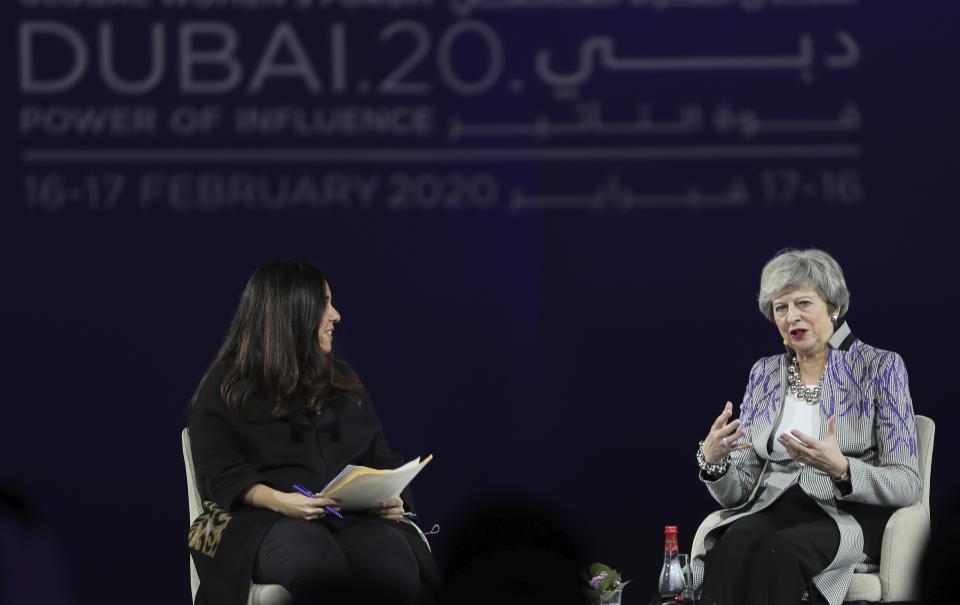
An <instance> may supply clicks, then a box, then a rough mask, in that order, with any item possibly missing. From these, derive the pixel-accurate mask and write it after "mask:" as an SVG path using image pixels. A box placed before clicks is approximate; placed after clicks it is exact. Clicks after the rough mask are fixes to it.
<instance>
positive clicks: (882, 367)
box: [692, 323, 921, 605]
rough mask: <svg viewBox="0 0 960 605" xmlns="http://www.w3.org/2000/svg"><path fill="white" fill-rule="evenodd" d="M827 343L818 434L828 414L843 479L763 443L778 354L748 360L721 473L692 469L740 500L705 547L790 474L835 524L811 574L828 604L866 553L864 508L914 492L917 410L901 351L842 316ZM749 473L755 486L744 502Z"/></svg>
mask: <svg viewBox="0 0 960 605" xmlns="http://www.w3.org/2000/svg"><path fill="white" fill-rule="evenodd" d="M830 348H831V350H830V352H829V357H828V360H827V368H826V374H825V375H824V379H823V388H822V390H821V395H820V417H821V422H820V435H819V438H820V439H824V438H826V432H827V420H828V419H829V418H830V416H832V415H834V414H836V416H837V424H836V435H837V441H838V442H839V444H840V449H841V451H843V453H844V454H845V455H846V456H847V459H848V460H849V461H850V481H849V483H844V484H838V483H836V482H834V481H833V480H832V479H831V478H830V477H829V476H828V475H827V474H825V473H823V472H822V471H820V470H817V469H815V468H813V467H810V466H805V465H801V464H798V463H797V462H795V461H794V460H793V459H791V458H790V457H789V456H787V455H786V454H779V453H774V452H772V450H771V447H770V446H771V433H772V432H773V430H774V428H775V427H776V425H777V422H778V421H779V418H780V413H781V410H782V409H783V402H784V397H785V395H786V390H787V367H788V364H789V359H788V357H787V355H786V354H783V355H775V356H772V357H764V358H762V359H760V360H759V361H757V362H756V363H755V364H753V368H752V369H751V370H750V379H749V381H748V383H747V389H746V393H745V394H744V397H743V403H742V404H741V405H740V421H741V423H742V425H743V427H744V429H745V430H746V431H747V436H746V437H745V439H748V440H749V441H750V442H751V443H752V444H753V447H752V448H747V449H743V450H740V451H737V452H735V453H734V454H733V456H732V462H731V465H730V469H729V470H728V471H727V472H726V473H725V474H724V475H723V476H721V477H720V478H718V479H716V480H715V481H710V480H709V478H708V477H706V476H705V475H703V474H701V479H702V480H703V481H704V483H706V485H707V488H708V489H709V490H710V493H711V494H712V495H713V497H714V498H715V499H716V500H717V502H719V503H720V504H721V505H722V506H723V507H724V508H734V507H738V506H742V508H741V509H739V510H736V511H731V515H730V516H729V517H728V518H726V519H725V520H724V521H723V522H721V523H720V524H719V525H718V526H717V527H716V528H714V529H713V530H712V531H711V532H710V533H709V534H708V535H707V537H706V540H705V543H704V545H705V547H706V550H707V551H709V550H710V548H712V547H713V545H714V544H716V541H717V539H718V536H719V534H720V533H722V532H720V531H719V530H720V529H721V528H724V527H726V526H728V525H729V524H730V523H732V522H734V521H736V520H737V519H740V518H742V517H745V516H747V515H750V514H752V513H755V512H757V511H760V510H763V509H765V508H766V507H768V506H770V505H771V504H772V503H773V502H774V501H776V499H777V498H778V497H780V495H781V494H782V493H783V492H785V491H786V490H787V489H788V488H789V487H791V486H793V485H794V484H795V483H799V484H800V488H801V489H802V490H803V491H804V493H806V494H807V495H808V496H810V497H811V498H812V499H813V500H815V501H816V502H817V503H818V504H819V505H820V507H821V508H822V509H823V510H824V511H825V512H826V513H827V514H829V515H830V517H831V518H832V519H833V520H834V521H835V522H836V524H837V527H838V529H839V530H840V548H839V550H838V552H837V555H836V557H835V558H834V560H833V561H832V562H831V563H830V565H828V566H827V568H826V569H825V570H824V571H822V572H821V573H820V574H818V575H817V576H815V577H814V579H813V581H814V584H816V586H817V588H818V589H819V590H820V592H822V593H823V595H824V596H825V597H826V598H827V600H828V601H829V602H830V603H831V605H839V603H841V602H842V601H843V597H844V596H845V595H846V592H847V589H848V587H849V586H850V580H851V578H852V576H853V571H854V568H855V567H856V566H857V565H858V564H860V563H863V562H865V561H866V559H867V557H866V555H864V554H863V542H864V533H863V531H864V529H863V528H864V527H868V526H871V525H875V524H871V523H870V518H869V517H870V516H871V511H876V512H878V513H881V512H882V511H883V509H881V508H880V507H900V506H908V505H910V504H912V503H913V502H914V501H915V500H916V499H917V498H918V497H919V495H920V487H921V479H920V473H919V468H918V459H917V427H916V420H915V418H914V415H913V405H912V403H911V400H910V390H909V384H908V380H907V370H906V368H905V367H904V365H903V360H902V359H901V358H900V356H899V355H897V354H896V353H893V352H890V351H883V350H881V349H876V348H874V347H871V346H870V345H868V344H865V343H863V342H861V341H859V340H857V339H856V338H854V336H853V334H852V333H851V332H850V327H849V326H848V325H847V324H846V323H844V324H843V325H841V326H840V327H839V328H838V329H837V330H836V332H835V333H834V334H833V336H832V337H831V338H830ZM765 464H766V465H767V466H766V470H765V471H764V465H765ZM761 475H762V476H761ZM758 480H759V481H760V488H759V489H758V490H757V494H756V496H755V497H754V499H753V500H752V501H750V502H749V503H748V504H746V505H744V503H745V502H747V500H748V498H749V497H750V494H751V493H752V491H753V489H754V487H755V486H756V485H757V481H758ZM854 503H858V504H868V505H875V506H858V505H857V504H854ZM887 514H889V509H888V513H887ZM871 531H873V529H871ZM879 531H880V532H882V524H881V525H880V527H879ZM692 568H693V574H694V577H695V583H696V584H697V585H699V584H700V582H701V581H702V579H703V558H702V557H698V558H697V559H695V560H694V561H693V562H692Z"/></svg>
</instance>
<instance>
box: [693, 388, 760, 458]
mask: <svg viewBox="0 0 960 605" xmlns="http://www.w3.org/2000/svg"><path fill="white" fill-rule="evenodd" d="M732 415H733V404H732V403H730V402H729V401H728V402H727V405H725V406H723V412H721V413H720V415H719V416H717V419H716V420H715V421H714V422H713V425H712V426H711V427H710V433H709V434H707V438H706V439H704V440H703V459H704V460H706V461H707V462H708V463H709V464H720V463H721V462H722V461H723V459H724V458H726V457H727V454H729V453H730V452H735V451H737V450H742V449H746V448H748V447H752V446H751V444H750V443H749V442H747V443H737V441H739V440H740V438H741V437H743V436H744V435H746V431H744V430H743V429H741V428H740V420H739V419H737V420H734V421H733V422H728V421H729V420H730V416H732Z"/></svg>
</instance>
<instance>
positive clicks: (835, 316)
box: [832, 315, 840, 322]
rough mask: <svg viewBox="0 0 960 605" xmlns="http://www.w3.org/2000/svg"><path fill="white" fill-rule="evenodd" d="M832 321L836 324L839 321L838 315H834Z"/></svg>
mask: <svg viewBox="0 0 960 605" xmlns="http://www.w3.org/2000/svg"><path fill="white" fill-rule="evenodd" d="M832 319H833V321H834V322H836V321H837V320H838V319H840V315H834V316H833V318H832Z"/></svg>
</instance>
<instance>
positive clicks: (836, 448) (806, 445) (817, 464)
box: [777, 415, 850, 479]
mask: <svg viewBox="0 0 960 605" xmlns="http://www.w3.org/2000/svg"><path fill="white" fill-rule="evenodd" d="M777 439H778V440H779V441H780V443H781V444H783V447H785V448H786V450H787V453H788V454H790V457H791V458H793V459H794V460H796V461H798V462H802V463H804V464H806V465H808V466H812V467H814V468H818V469H820V470H821V471H823V472H825V473H827V474H828V475H830V476H831V477H833V478H834V479H839V478H840V477H841V476H843V474H844V473H846V472H847V470H848V468H849V466H850V463H849V462H848V461H847V457H846V456H844V455H843V452H841V451H840V444H839V443H837V417H836V415H833V416H831V417H830V420H828V421H827V438H826V439H824V440H823V441H821V440H819V439H814V438H813V437H811V436H809V435H806V434H804V433H801V432H800V431H798V430H793V431H790V435H787V434H786V433H780V434H779V435H778V436H777Z"/></svg>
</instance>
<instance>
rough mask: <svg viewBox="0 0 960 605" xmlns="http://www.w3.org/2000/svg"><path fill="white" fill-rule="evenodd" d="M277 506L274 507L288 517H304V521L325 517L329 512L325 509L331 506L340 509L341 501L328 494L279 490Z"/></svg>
mask: <svg viewBox="0 0 960 605" xmlns="http://www.w3.org/2000/svg"><path fill="white" fill-rule="evenodd" d="M276 499H277V508H276V509H274V510H276V511H277V512H279V513H283V514H284V515H286V516H288V517H293V518H295V519H303V520H304V521H315V520H317V519H319V518H321V517H325V516H326V515H328V514H329V513H328V512H327V511H326V509H324V507H325V506H329V507H330V508H332V509H334V510H339V508H340V501H339V500H334V499H333V498H327V497H326V496H313V497H311V496H304V495H303V494H300V493H297V492H277V495H276Z"/></svg>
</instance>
